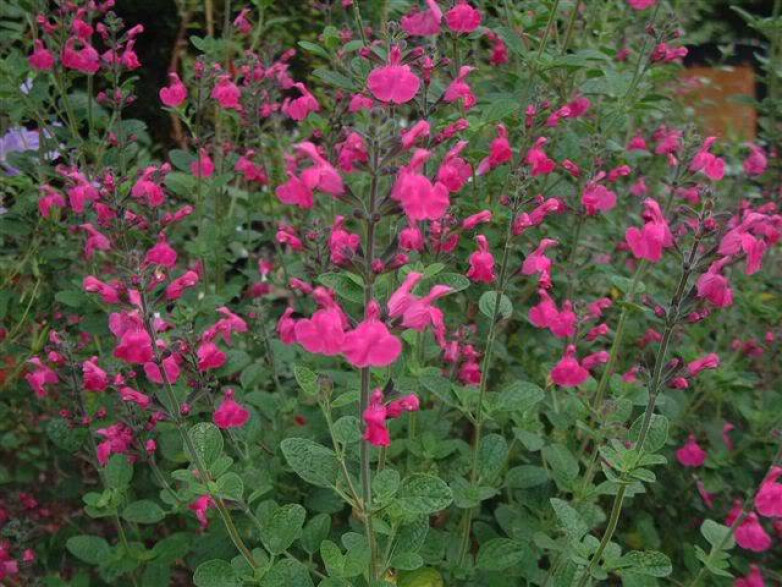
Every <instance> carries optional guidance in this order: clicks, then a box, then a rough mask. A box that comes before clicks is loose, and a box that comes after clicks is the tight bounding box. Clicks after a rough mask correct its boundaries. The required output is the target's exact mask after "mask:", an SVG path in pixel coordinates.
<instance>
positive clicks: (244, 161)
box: [234, 149, 269, 185]
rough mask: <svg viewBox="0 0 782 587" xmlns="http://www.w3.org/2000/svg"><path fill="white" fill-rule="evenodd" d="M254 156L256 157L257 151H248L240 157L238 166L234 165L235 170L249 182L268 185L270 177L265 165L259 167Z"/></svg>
mask: <svg viewBox="0 0 782 587" xmlns="http://www.w3.org/2000/svg"><path fill="white" fill-rule="evenodd" d="M253 156H255V151H253V150H252V149H250V150H248V151H247V152H246V153H245V154H244V155H242V156H241V157H239V160H238V161H237V162H236V165H234V170H236V171H238V172H239V173H241V174H242V175H243V176H244V179H246V180H247V181H253V182H256V183H259V184H261V185H266V184H267V183H269V176H268V175H267V174H266V170H265V169H264V168H263V165H259V164H258V163H256V162H255V161H253V159H252V158H253Z"/></svg>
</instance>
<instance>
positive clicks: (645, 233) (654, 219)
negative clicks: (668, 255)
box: [625, 198, 673, 263]
mask: <svg viewBox="0 0 782 587" xmlns="http://www.w3.org/2000/svg"><path fill="white" fill-rule="evenodd" d="M644 208H645V210H644V214H643V217H644V220H645V224H644V225H643V227H642V228H636V227H635V226H632V227H630V228H628V229H627V232H626V233H625V240H626V241H627V245H628V246H629V247H630V250H631V251H632V252H633V256H634V257H635V258H636V259H646V260H648V261H651V262H652V263H656V262H657V261H659V260H660V259H662V255H663V249H667V248H670V247H672V246H673V234H671V229H670V227H669V226H668V221H667V220H666V219H665V216H663V213H662V210H661V209H660V205H659V204H658V203H657V202H656V201H655V200H653V199H652V198H647V199H646V200H644Z"/></svg>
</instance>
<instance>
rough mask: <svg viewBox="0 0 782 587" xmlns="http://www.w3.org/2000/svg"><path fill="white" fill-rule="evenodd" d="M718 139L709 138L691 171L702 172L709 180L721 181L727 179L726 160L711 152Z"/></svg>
mask: <svg viewBox="0 0 782 587" xmlns="http://www.w3.org/2000/svg"><path fill="white" fill-rule="evenodd" d="M716 141H717V137H709V138H707V139H706V140H705V141H704V143H703V146H702V147H701V150H700V151H698V153H696V154H695V157H693V158H692V162H691V163H690V171H702V172H703V173H704V174H705V175H706V176H707V177H708V178H709V179H711V180H713V181H719V180H721V179H722V178H723V177H725V160H724V159H721V158H720V157H717V156H716V155H714V154H712V153H711V152H709V149H711V147H712V145H713V144H714V143H715V142H716Z"/></svg>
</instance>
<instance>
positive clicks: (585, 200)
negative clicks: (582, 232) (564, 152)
mask: <svg viewBox="0 0 782 587" xmlns="http://www.w3.org/2000/svg"><path fill="white" fill-rule="evenodd" d="M599 179H600V176H598V177H597V178H596V179H595V181H590V182H589V183H588V184H587V185H586V187H585V188H584V193H583V194H582V195H581V203H582V204H583V205H584V210H585V211H586V213H587V214H588V215H589V216H594V215H595V214H597V213H598V212H608V211H609V210H612V209H613V208H614V206H616V193H614V192H613V191H611V190H609V189H608V188H607V187H605V186H604V185H602V184H599V183H597V181H599Z"/></svg>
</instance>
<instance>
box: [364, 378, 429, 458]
mask: <svg viewBox="0 0 782 587" xmlns="http://www.w3.org/2000/svg"><path fill="white" fill-rule="evenodd" d="M419 407H420V403H419V401H418V397H417V396H416V395H414V394H410V395H406V396H404V397H402V398H400V399H397V400H394V401H392V402H390V403H388V404H387V405H386V404H384V403H383V392H382V391H381V390H380V389H376V390H375V391H374V392H372V397H371V399H370V402H369V405H368V406H367V408H366V410H364V414H363V419H364V424H365V425H366V428H365V430H364V440H366V441H367V442H369V443H370V444H372V445H374V446H388V445H390V444H391V435H390V434H389V432H388V427H387V426H386V420H388V419H389V418H392V419H393V418H398V417H399V416H401V415H402V414H403V413H404V412H416V411H418V409H419Z"/></svg>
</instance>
